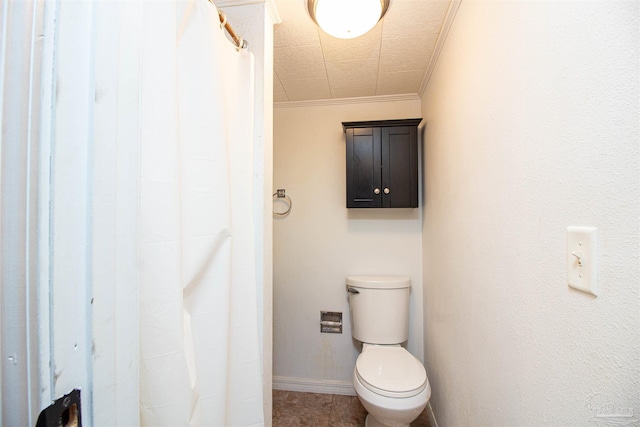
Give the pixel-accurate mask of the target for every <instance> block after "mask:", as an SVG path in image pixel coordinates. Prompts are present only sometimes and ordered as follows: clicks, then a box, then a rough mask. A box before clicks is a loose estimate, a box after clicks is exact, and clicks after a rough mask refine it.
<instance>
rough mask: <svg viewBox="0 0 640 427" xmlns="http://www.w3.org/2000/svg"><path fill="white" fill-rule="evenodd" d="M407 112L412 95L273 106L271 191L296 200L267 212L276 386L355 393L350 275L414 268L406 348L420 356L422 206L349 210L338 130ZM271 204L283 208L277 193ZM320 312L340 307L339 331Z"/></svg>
mask: <svg viewBox="0 0 640 427" xmlns="http://www.w3.org/2000/svg"><path fill="white" fill-rule="evenodd" d="M380 99H384V98H380ZM412 117H420V100H419V99H418V98H417V97H415V98H414V99H405V100H401V101H395V102H381V101H379V102H375V103H366V102H362V103H357V104H339V103H324V104H323V103H308V104H304V103H301V104H276V108H275V111H274V189H278V188H284V189H286V191H287V195H289V196H290V197H291V199H292V200H293V208H292V210H291V213H290V214H289V216H287V217H282V218H274V226H273V248H274V249H273V251H274V254H273V258H274V267H273V269H274V309H273V311H274V367H273V374H274V383H275V384H276V387H288V388H291V385H292V384H293V383H301V385H302V386H304V387H308V389H309V390H316V391H319V390H321V389H322V387H324V386H326V387H328V389H326V390H325V391H335V392H345V393H348V392H350V391H352V390H351V389H350V387H351V375H352V373H353V367H354V366H355V360H356V357H357V355H358V353H359V347H358V346H357V345H356V344H355V343H354V342H353V340H352V338H351V329H350V319H349V306H348V302H347V292H346V289H345V278H346V276H347V275H361V274H402V275H409V276H411V279H412V283H413V285H414V288H413V289H412V294H411V307H410V309H411V316H412V317H411V319H412V321H411V326H410V329H411V330H410V338H409V344H408V348H409V350H410V351H411V352H412V353H413V354H415V355H416V356H417V357H418V358H420V359H421V358H422V321H421V319H422V303H421V302H422V292H421V291H422V289H421V286H420V284H421V281H422V279H421V255H420V251H421V246H420V240H421V219H420V210H419V209H360V210H358V209H347V208H346V180H345V171H346V160H345V155H346V148H345V135H344V133H343V130H342V122H343V121H355V120H378V119H397V118H412ZM274 191H275V190H274ZM274 208H275V209H278V210H279V211H281V210H283V209H284V208H285V207H284V206H283V205H282V203H281V201H277V200H276V201H275V202H274ZM322 310H328V311H340V312H342V313H343V322H344V329H343V334H341V335H339V334H321V333H320V311H322ZM299 385H300V384H299ZM334 386H335V387H336V388H337V390H331V387H334Z"/></svg>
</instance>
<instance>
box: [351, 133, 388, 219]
mask: <svg viewBox="0 0 640 427" xmlns="http://www.w3.org/2000/svg"><path fill="white" fill-rule="evenodd" d="M346 132H347V207H348V208H376V207H382V189H381V188H380V182H381V172H380V165H381V160H380V154H381V152H380V149H381V143H380V134H381V131H380V128H354V129H347V131H346ZM376 189H377V191H376ZM376 193H378V194H376Z"/></svg>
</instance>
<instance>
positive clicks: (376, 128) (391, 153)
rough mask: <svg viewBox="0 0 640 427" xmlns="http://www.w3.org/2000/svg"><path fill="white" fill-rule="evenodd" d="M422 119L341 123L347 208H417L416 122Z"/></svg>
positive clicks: (417, 123) (418, 122)
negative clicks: (343, 142)
mask: <svg viewBox="0 0 640 427" xmlns="http://www.w3.org/2000/svg"><path fill="white" fill-rule="evenodd" d="M421 121H422V119H403V120H377V121H367V122H343V123H342V127H343V129H344V132H345V134H346V135H347V207H348V208H416V207H418V125H419V124H420V122H421Z"/></svg>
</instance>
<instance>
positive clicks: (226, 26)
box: [209, 0, 249, 49]
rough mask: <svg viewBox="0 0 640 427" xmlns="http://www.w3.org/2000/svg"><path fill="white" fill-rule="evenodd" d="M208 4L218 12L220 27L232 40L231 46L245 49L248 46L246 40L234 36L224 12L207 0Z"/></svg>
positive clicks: (210, 0) (234, 33)
mask: <svg viewBox="0 0 640 427" xmlns="http://www.w3.org/2000/svg"><path fill="white" fill-rule="evenodd" d="M209 3H211V4H212V5H213V6H214V7H215V8H216V10H217V11H218V17H219V18H220V26H221V27H224V29H225V30H226V31H227V33H228V34H229V36H230V37H231V39H232V40H233V44H235V45H236V47H237V48H238V49H246V48H247V46H248V45H249V44H248V43H247V41H246V40H244V39H243V38H242V37H240V36H239V35H238V34H236V32H235V31H233V27H231V25H230V24H229V23H228V22H227V15H225V14H224V12H222V11H221V10H220V9H218V7H217V6H216V4H215V3H214V2H213V0H209Z"/></svg>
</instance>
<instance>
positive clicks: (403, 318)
mask: <svg viewBox="0 0 640 427" xmlns="http://www.w3.org/2000/svg"><path fill="white" fill-rule="evenodd" d="M410 287H411V280H410V279H409V277H404V276H349V277H347V291H349V307H350V310H351V335H352V336H353V338H355V339H356V340H358V341H360V342H361V343H362V352H361V353H360V356H358V360H357V361H356V367H355V369H354V370H353V386H354V388H355V390H356V394H357V395H358V397H359V398H360V401H361V402H362V405H363V406H364V407H365V409H366V410H367V412H368V413H369V415H367V420H366V423H365V426H366V427H379V426H380V427H387V426H391V427H408V426H409V425H410V423H411V422H412V421H413V420H415V419H416V418H418V416H419V415H420V413H421V412H422V411H423V410H424V408H425V407H426V406H427V401H428V400H429V397H431V387H430V386H429V380H428V379H427V374H426V371H425V369H424V366H422V363H420V361H419V360H418V359H416V358H415V357H414V356H413V355H412V354H411V353H409V352H408V351H407V350H406V349H404V347H402V346H401V345H400V344H401V343H403V342H405V341H407V338H408V335H409V289H410Z"/></svg>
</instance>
